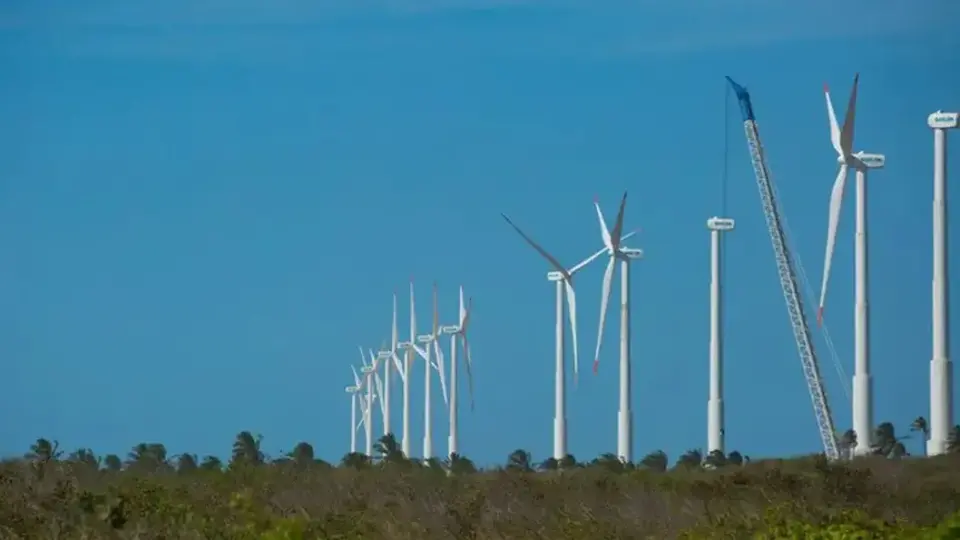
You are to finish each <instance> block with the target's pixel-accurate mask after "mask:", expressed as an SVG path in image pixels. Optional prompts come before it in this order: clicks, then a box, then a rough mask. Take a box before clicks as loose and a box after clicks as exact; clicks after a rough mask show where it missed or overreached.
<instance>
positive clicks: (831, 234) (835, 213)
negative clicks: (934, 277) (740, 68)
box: [817, 74, 886, 454]
mask: <svg viewBox="0 0 960 540" xmlns="http://www.w3.org/2000/svg"><path fill="white" fill-rule="evenodd" d="M858 82H859V74H858V75H857V76H855V77H854V79H853V88H852V89H851V91H850V100H849V102H848V103H847V111H846V114H845V117H844V121H843V126H842V127H841V126H838V125H837V118H836V114H835V112H834V110H833V103H832V101H831V99H830V91H829V89H827V88H826V86H825V87H824V96H825V98H826V103H827V117H828V119H829V121H830V141H831V143H832V145H833V148H834V150H836V151H837V160H838V161H839V162H840V170H839V173H838V175H837V179H836V180H835V181H834V185H833V190H832V193H831V194H830V216H829V223H828V226H827V246H826V254H825V256H824V268H823V282H822V284H821V288H820V306H819V310H818V313H817V315H818V316H817V321H818V324H820V325H822V324H823V310H824V305H825V302H826V294H827V285H828V282H829V279H830V266H831V264H832V260H833V251H834V247H835V245H836V236H837V228H838V225H839V222H840V210H841V207H842V202H843V192H844V187H845V184H846V176H847V172H848V171H849V169H850V168H851V167H853V168H854V169H855V171H856V226H855V230H856V233H855V263H854V273H855V280H854V283H855V297H856V299H855V302H854V358H855V360H854V375H853V430H854V432H855V433H856V435H857V448H856V453H857V454H866V453H868V452H870V451H871V448H872V439H873V396H872V394H873V391H872V388H871V386H872V381H871V377H870V353H869V351H870V349H869V347H870V344H869V341H868V340H869V335H870V331H869V308H868V306H869V302H868V296H869V292H868V289H869V287H868V262H867V182H866V180H867V171H868V170H869V169H878V168H882V167H883V166H884V163H885V161H886V158H885V156H883V155H881V154H866V153H864V152H857V153H853V140H854V122H855V120H856V106H857V85H858Z"/></svg>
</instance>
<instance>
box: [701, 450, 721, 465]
mask: <svg viewBox="0 0 960 540" xmlns="http://www.w3.org/2000/svg"><path fill="white" fill-rule="evenodd" d="M703 463H704V465H706V466H708V467H710V468H712V469H719V468H720V467H723V466H725V465H726V464H727V456H726V454H724V453H723V450H711V451H710V453H708V454H707V457H706V458H704V460H703Z"/></svg>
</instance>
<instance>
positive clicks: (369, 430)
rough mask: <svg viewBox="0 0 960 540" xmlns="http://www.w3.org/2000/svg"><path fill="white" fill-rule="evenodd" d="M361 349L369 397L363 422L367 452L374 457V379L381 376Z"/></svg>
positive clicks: (361, 369) (362, 370)
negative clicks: (368, 361)
mask: <svg viewBox="0 0 960 540" xmlns="http://www.w3.org/2000/svg"><path fill="white" fill-rule="evenodd" d="M358 348H359V349H360V360H361V362H362V363H363V365H362V367H361V368H360V371H361V373H363V376H364V381H363V384H364V386H365V387H366V389H367V398H366V400H365V403H364V405H365V408H364V415H363V417H364V418H363V424H364V429H365V431H366V432H365V435H366V443H367V448H366V452H365V453H366V454H367V456H369V457H373V401H374V400H375V399H376V394H374V390H373V379H374V377H379V375H377V371H376V366H375V365H371V364H368V363H367V357H366V355H364V354H363V347H358Z"/></svg>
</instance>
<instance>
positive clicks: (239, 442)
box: [230, 431, 264, 465]
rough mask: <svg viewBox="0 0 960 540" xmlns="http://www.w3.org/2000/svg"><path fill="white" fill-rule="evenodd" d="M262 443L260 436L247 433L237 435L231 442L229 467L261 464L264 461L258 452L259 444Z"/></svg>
mask: <svg viewBox="0 0 960 540" xmlns="http://www.w3.org/2000/svg"><path fill="white" fill-rule="evenodd" d="M262 441H263V436H262V435H257V436H254V435H253V434H252V433H250V432H249V431H241V432H240V433H237V438H236V439H235V440H234V441H233V451H232V453H231V457H230V465H240V464H244V465H260V464H262V463H263V461H264V455H263V452H262V451H261V450H260V443H261V442H262Z"/></svg>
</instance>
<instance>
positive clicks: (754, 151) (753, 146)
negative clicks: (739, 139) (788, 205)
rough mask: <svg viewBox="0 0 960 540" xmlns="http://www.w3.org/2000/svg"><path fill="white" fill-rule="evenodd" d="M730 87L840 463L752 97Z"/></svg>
mask: <svg viewBox="0 0 960 540" xmlns="http://www.w3.org/2000/svg"><path fill="white" fill-rule="evenodd" d="M727 81H728V82H729V83H730V86H731V87H733V90H734V92H736V94H737V100H738V101H739V102H740V112H741V113H742V114H743V129H744V132H745V133H746V136H747V146H748V147H749V149H750V159H751V161H752V162H753V171H754V174H755V175H756V177H757V188H758V189H759V190H760V201H761V203H762V204H763V215H764V217H765V218H766V222H767V231H768V232H769V234H770V241H771V242H772V243H773V252H774V254H775V256H776V259H777V273H778V274H779V276H780V287H781V288H782V289H783V297H784V300H786V302H787V313H788V314H789V315H790V325H791V326H792V327H793V337H794V339H795V340H796V342H797V351H798V352H799V354H800V363H801V365H802V366H803V376H804V378H806V381H807V389H808V390H809V391H810V399H811V401H813V412H814V415H815V416H816V418H817V428H818V429H819V430H820V439H821V441H822V442H823V450H824V453H825V454H826V456H827V458H828V459H830V460H837V459H839V458H840V450H839V448H838V444H837V437H836V431H835V429H834V426H833V415H832V414H831V413H830V405H829V404H828V403H827V394H826V392H825V391H824V388H823V379H822V377H821V376H820V364H819V362H818V361H817V355H816V353H815V352H814V350H813V340H812V339H811V337H810V326H809V325H808V324H807V318H806V317H805V316H804V311H803V302H802V300H801V297H800V292H799V287H798V286H797V274H796V272H795V271H794V267H793V259H792V257H791V256H790V251H789V249H788V248H787V241H786V235H785V234H784V231H783V227H782V225H781V222H780V211H779V209H778V207H777V199H776V195H775V193H774V190H773V183H772V182H771V181H770V174H769V169H768V168H767V162H766V159H765V158H764V154H763V144H762V143H761V142H760V132H759V130H758V129H757V122H756V117H755V116H754V114H753V105H752V104H751V103H750V94H749V93H748V92H747V89H746V88H744V87H742V86H740V85H739V84H737V83H736V82H734V81H733V79H731V78H730V77H727Z"/></svg>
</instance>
